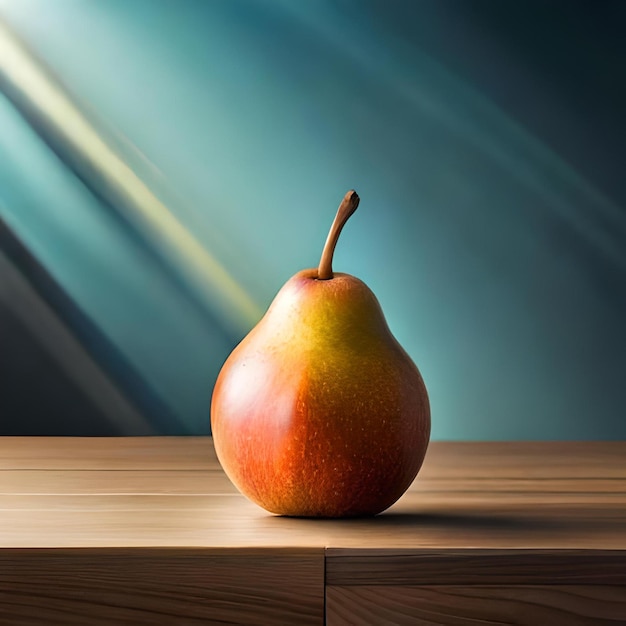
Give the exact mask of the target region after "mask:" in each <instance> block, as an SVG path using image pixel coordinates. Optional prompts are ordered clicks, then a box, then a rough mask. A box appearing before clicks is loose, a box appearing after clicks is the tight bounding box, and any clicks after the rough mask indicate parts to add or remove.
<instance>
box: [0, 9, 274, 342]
mask: <svg viewBox="0 0 626 626" xmlns="http://www.w3.org/2000/svg"><path fill="white" fill-rule="evenodd" d="M0 90H1V91H3V92H4V93H5V94H6V96H7V97H8V98H9V99H10V100H11V101H12V102H13V104H14V105H15V106H16V108H17V109H18V110H19V111H20V113H21V114H22V115H23V116H24V117H25V118H26V119H27V120H28V121H29V122H30V123H31V124H32V125H33V126H35V127H36V128H37V130H38V132H39V133H40V135H41V136H42V137H43V138H44V140H45V141H46V142H47V143H48V144H49V145H50V147H51V148H52V149H53V150H54V151H55V152H56V153H57V154H58V155H59V156H60V157H61V158H62V159H63V160H64V161H65V162H66V163H68V165H69V166H70V167H71V168H72V169H73V170H74V171H75V172H76V173H77V175H78V176H79V177H80V178H81V179H82V180H84V181H88V183H89V186H91V187H92V188H93V190H94V191H95V192H96V193H97V194H98V195H100V196H101V197H103V198H104V199H105V200H106V201H107V202H109V204H110V205H111V206H112V207H114V208H115V209H116V210H117V211H118V212H119V213H120V214H121V215H122V217H123V218H124V219H125V220H126V221H127V222H128V223H130V224H131V226H132V227H133V228H134V229H135V230H136V231H137V232H138V233H139V234H140V235H141V236H142V238H144V239H146V240H148V241H149V242H150V243H152V244H153V246H154V247H155V248H156V250H157V252H158V254H159V256H160V257H161V258H163V259H164V260H165V262H166V263H167V265H168V266H169V267H170V268H172V269H174V271H175V272H176V275H177V276H178V277H180V278H181V279H182V280H183V282H184V284H186V285H187V286H188V287H191V289H192V291H193V293H194V294H196V295H197V296H199V298H200V300H201V301H202V302H203V304H204V305H205V306H206V307H207V308H208V309H209V310H210V311H211V312H213V313H214V314H216V315H217V316H218V318H219V320H220V322H222V323H223V324H224V325H225V327H226V328H228V329H229V330H230V331H231V332H233V333H235V334H236V335H237V336H240V335H242V334H245V333H246V332H247V331H248V330H249V329H250V327H251V326H252V325H254V324H255V323H256V322H257V321H258V319H259V318H260V317H261V315H262V309H261V307H260V306H259V305H258V304H257V303H256V302H255V301H254V300H253V299H252V298H251V297H250V295H249V294H248V293H247V292H246V291H245V290H244V289H243V287H242V286H241V285H240V284H239V283H238V282H237V281H236V280H235V279H234V278H233V276H231V274H230V273H229V272H228V271H227V270H226V269H225V268H224V267H223V266H222V265H221V264H220V263H219V261H218V260H217V259H216V258H215V257H214V256H213V255H212V254H211V253H210V252H209V251H208V250H207V249H206V248H204V247H203V245H202V244H201V243H200V242H199V241H198V239H196V237H194V235H193V234H192V233H191V232H190V231H189V230H188V229H187V228H186V227H185V226H184V225H183V224H182V223H181V222H180V221H179V220H178V219H177V217H176V216H175V215H174V214H173V213H172V212H171V210H170V209H169V208H168V207H167V206H166V205H165V204H163V202H161V200H159V199H158V198H157V196H156V195H155V194H154V193H153V192H152V191H151V189H150V188H149V187H148V186H147V185H146V183H145V182H144V181H142V180H141V179H140V178H139V176H138V175H137V174H136V173H135V172H134V171H133V169H132V168H131V167H130V166H129V165H128V164H127V163H126V161H125V160H124V158H123V157H122V156H121V155H120V154H119V153H118V152H117V151H116V150H115V149H114V148H113V147H112V146H111V145H110V143H108V142H107V141H106V138H104V137H103V136H102V135H101V134H100V133H99V132H98V131H97V130H96V128H95V127H94V126H93V124H92V123H91V122H90V121H89V119H88V118H87V116H86V115H85V114H84V113H83V112H82V111H81V110H80V108H79V107H78V105H77V104H76V103H75V102H74V101H73V99H72V97H71V96H70V94H69V93H68V92H67V91H66V90H65V88H64V87H63V86H62V85H61V84H60V82H59V81H58V80H57V79H56V78H55V77H54V76H53V74H52V72H51V71H50V70H49V69H48V68H47V67H46V66H45V65H44V64H43V63H42V62H41V61H40V60H39V59H37V58H36V56H35V55H34V54H33V53H32V52H31V51H30V50H29V49H28V48H27V46H26V45H25V43H24V42H22V41H20V40H19V38H18V37H17V36H16V35H15V33H13V32H12V30H11V29H10V28H9V27H8V26H7V25H6V24H5V23H3V22H2V21H1V20H0Z"/></svg>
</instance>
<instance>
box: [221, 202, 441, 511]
mask: <svg viewBox="0 0 626 626" xmlns="http://www.w3.org/2000/svg"><path fill="white" fill-rule="evenodd" d="M346 204H348V205H351V204H352V205H353V204H358V196H357V195H356V193H355V192H349V193H348V194H347V195H346V198H344V202H343V203H342V205H341V206H340V209H339V211H338V214H337V218H336V220H335V222H334V224H333V228H334V229H335V230H334V234H333V228H331V233H330V234H329V239H328V240H327V243H326V247H325V253H326V251H327V250H328V249H330V255H329V257H328V264H327V266H326V268H324V267H323V261H324V255H322V262H320V267H318V268H315V269H308V270H303V271H301V272H299V273H297V274H296V275H295V276H293V277H292V278H291V279H290V280H289V281H288V282H287V283H286V284H285V285H284V286H283V288H282V289H281V290H280V291H279V293H278V294H277V295H276V297H275V299H274V301H273V302H272V304H271V306H270V308H269V309H268V311H267V313H266V314H265V316H264V317H263V319H261V321H260V322H259V323H258V324H257V326H256V327H255V328H253V329H252V331H251V332H250V333H249V334H248V335H247V336H246V337H245V338H244V339H243V341H242V342H241V343H240V344H239V345H238V346H237V347H236V348H235V350H234V351H233V352H232V353H231V355H230V356H229V357H228V359H227V360H226V362H225V363H224V366H223V367H222V370H221V371H220V374H219V376H218V379H217V382H216V385H215V388H214V392H213V398H212V403H211V426H212V432H213V439H214V442H215V449H216V452H217V456H218V459H219V460H220V463H221V464H222V467H223V469H224V471H225V472H226V474H227V475H228V477H229V478H230V479H231V481H232V482H233V483H234V485H235V486H236V487H237V488H238V489H239V490H240V491H241V492H242V493H243V494H244V495H245V496H247V497H248V498H249V499H250V500H252V501H253V502H255V503H256V504H258V505H260V506H261V507H263V508H264V509H266V510H267V511H269V512H271V513H275V514H279V515H288V516H299V517H354V516H363V515H375V514H377V513H379V512H381V511H384V510H385V509H387V508H388V507H390V506H391V505H392V504H393V503H394V502H396V500H398V498H400V496H402V494H403V493H404V492H405V491H406V490H407V489H408V487H409V486H410V484H411V483H412V482H413V480H414V478H415V476H416V475H417V473H418V471H419V469H420V467H421V465H422V461H423V459H424V456H425V454H426V449H427V447H428V442H429V437H430V407H429V402H428V394H427V391H426V387H425V385H424V381H423V380H422V377H421V375H420V373H419V371H418V369H417V367H416V366H415V364H414V363H413V361H412V360H411V358H410V357H409V356H408V354H407V353H406V352H405V351H404V350H403V348H402V347H401V346H400V344H399V343H398V342H397V341H396V339H395V338H394V336H393V335H392V334H391V331H390V330H389V328H388V326H387V323H386V321H385V318H384V315H383V312H382V309H381V307H380V304H379V303H378V300H377V299H376V297H375V296H374V294H373V293H372V291H371V290H370V289H369V288H368V287H367V285H365V283H363V282H362V281H361V280H359V279H358V278H355V277H354V276H350V275H349V274H343V273H333V272H332V266H331V261H332V251H333V250H334V246H335V244H336V241H337V238H338V236H339V232H340V231H341V228H342V227H343V224H339V225H338V222H341V220H343V223H345V221H346V220H347V218H348V217H349V216H350V215H351V214H352V213H353V212H354V210H355V209H356V206H354V207H352V206H348V207H347V209H346V207H345V206H344V205H346ZM342 207H344V211H343V214H342ZM346 214H347V217H346ZM337 225H338V226H337ZM331 235H333V236H332V237H331ZM329 247H330V248H329ZM321 275H322V276H329V277H328V278H320V276H321Z"/></svg>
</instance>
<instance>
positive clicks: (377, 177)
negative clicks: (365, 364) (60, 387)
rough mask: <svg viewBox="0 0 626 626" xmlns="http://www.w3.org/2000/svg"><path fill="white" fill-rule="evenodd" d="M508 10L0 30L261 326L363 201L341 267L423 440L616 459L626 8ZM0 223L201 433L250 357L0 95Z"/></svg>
mask: <svg viewBox="0 0 626 626" xmlns="http://www.w3.org/2000/svg"><path fill="white" fill-rule="evenodd" d="M498 4H506V5H507V6H508V7H509V10H508V12H507V11H504V10H502V9H498V8H497V5H498ZM519 4H520V6H521V7H525V8H524V9H521V8H519V7H515V4H514V3H488V2H480V1H466V2H446V1H438V2H435V1H429V2H424V1H422V2H390V3H389V2H383V1H382V0H381V1H376V2H374V1H370V2H357V1H356V0H354V1H349V0H344V1H331V0H327V1H321V0H320V1H306V2H292V1H290V0H284V1H279V0H276V1H273V2H272V1H269V0H267V1H252V0H250V1H241V0H230V1H226V0H205V1H202V0H196V1H193V0H177V1H176V2H174V1H169V0H107V1H96V0H91V1H90V0H54V1H51V0H21V1H20V2H12V1H10V0H0V17H2V16H3V17H5V18H6V20H7V22H8V23H10V24H11V26H12V27H13V28H14V29H15V31H16V32H18V33H19V34H20V35H21V36H22V37H23V38H24V40H25V41H26V42H28V43H29V44H30V46H32V48H33V49H34V50H35V51H36V52H37V53H38V54H39V55H40V57H41V58H42V59H43V60H44V61H45V62H46V63H47V64H48V65H49V66H50V67H51V68H52V69H53V70H54V71H55V72H56V74H57V76H58V77H59V79H60V80H61V81H62V82H63V83H64V84H65V85H66V87H67V88H68V90H69V91H70V92H71V93H72V94H73V95H74V96H75V98H76V100H77V102H79V103H81V105H82V106H84V107H85V109H86V110H89V111H91V112H92V113H93V114H94V116H95V117H97V118H98V119H100V120H101V121H102V122H103V124H105V125H106V127H107V129H108V132H110V133H112V134H119V135H120V136H124V137H126V140H127V141H128V142H130V143H131V144H134V146H136V148H137V150H138V151H139V152H134V150H132V151H131V152H132V154H131V155H130V157H129V158H130V159H131V161H132V162H133V163H134V164H135V165H136V167H137V168H138V169H139V171H140V172H141V173H142V174H143V175H144V176H146V177H147V179H148V180H149V182H150V184H152V185H154V186H156V187H157V188H158V189H159V190H160V192H161V193H162V194H163V195H164V196H166V197H167V198H168V199H169V202H168V206H169V207H170V208H171V209H172V210H173V211H174V212H175V213H176V214H177V215H178V217H179V219H180V220H181V221H182V222H183V223H184V224H185V225H187V226H188V227H189V229H190V230H191V231H192V232H193V233H194V234H195V236H196V237H198V239H199V240H200V241H201V242H202V243H203V245H204V246H205V247H206V248H207V249H208V250H210V251H211V253H212V254H213V255H214V256H215V257H216V258H218V259H219V261H220V262H221V263H222V264H223V265H224V266H225V267H226V268H228V270H229V272H230V273H231V274H232V276H233V277H234V278H235V279H236V280H237V281H238V282H239V283H240V284H241V285H242V287H243V288H244V289H245V290H246V292H247V293H248V294H249V295H250V296H251V297H252V298H253V299H254V300H255V301H256V302H258V303H259V304H260V305H261V306H262V307H263V308H265V307H266V306H267V305H268V304H269V302H270V301H271V299H272V297H273V295H274V294H275V292H276V291H277V290H278V288H279V287H280V286H281V285H282V284H283V283H284V282H285V280H286V279H287V278H289V276H290V275H292V274H293V273H295V272H296V271H297V270H299V269H301V268H303V267H310V266H312V265H315V264H316V263H317V261H318V258H319V254H320V250H321V246H322V244H323V241H324V238H325V235H326V231H327V229H328V227H329V224H330V221H331V220H332V217H333V215H334V211H335V209H336V206H337V204H338V202H339V200H340V199H341V197H342V196H343V194H344V193H345V191H346V190H347V189H348V188H351V187H354V188H355V189H357V190H358V192H359V194H360V196H361V198H362V202H361V208H360V209H359V212H358V213H357V214H356V215H355V216H354V218H352V220H351V222H350V224H349V225H348V227H347V228H346V230H345V232H344V234H343V235H342V240H341V242H340V244H339V247H338V249H337V253H336V257H335V259H336V260H335V268H336V269H338V270H341V271H346V272H350V273H353V274H355V275H357V276H359V277H360V278H362V279H363V280H365V281H366V282H367V283H368V284H369V285H370V287H371V288H372V289H373V290H374V292H375V293H376V294H377V295H378V297H379V300H380V301H381V304H382V306H383V309H384V310H385V313H386V315H387V319H388V322H389V325H390V326H391V328H392V330H393V331H394V333H395V334H396V336H397V338H398V339H399V340H400V342H401V343H402V344H403V345H404V346H405V348H406V349H407V351H408V352H409V353H410V354H411V356H412V357H413V358H414V360H415V361H416V363H417V364H418V366H419V367H420V369H421V371H422V373H423V375H424V378H425V380H426V383H427V386H428V388H429V391H430V394H431V404H432V414H433V438H435V439H543V438H563V439H569V438H623V437H626V384H624V378H625V375H626V330H625V325H624V319H625V314H626V287H625V285H626V214H625V209H624V201H625V200H626V188H625V187H624V183H623V180H624V179H623V165H624V162H626V158H625V157H626V150H625V149H624V147H623V146H621V145H620V142H619V141H617V140H616V138H615V137H616V133H617V134H619V131H620V130H621V131H624V130H626V129H625V123H624V115H625V114H624V113H623V110H624V109H623V108H622V106H621V105H622V104H624V105H626V95H625V93H624V90H623V87H622V85H624V84H626V77H625V75H624V67H625V66H626V64H624V63H621V61H622V60H625V61H626V52H625V51H626V47H625V46H624V44H623V43H621V44H620V43H619V42H620V37H619V33H618V30H616V26H615V23H616V21H617V23H619V20H621V23H622V24H625V23H626V22H625V20H626V17H625V12H624V5H623V4H620V3H619V2H617V3H611V2H607V3H600V4H602V5H603V6H605V7H606V9H605V13H606V15H605V14H602V13H601V12H600V11H599V10H598V9H594V8H593V7H594V3H593V2H589V3H578V2H577V3H570V2H567V1H565V0H564V1H563V2H561V3H558V2H557V3H547V4H546V3H519ZM620 46H621V47H620ZM603 72H604V74H603ZM605 74H608V75H609V76H612V79H611V80H609V79H608V78H606V79H605V78H603V76H604V75H605ZM620 125H621V126H620ZM126 140H124V141H126ZM141 155H144V156H141ZM144 157H145V158H144ZM620 159H622V160H621V166H620V167H619V168H618V167H617V164H616V161H617V163H619V162H620ZM0 212H1V214H2V215H3V216H4V217H5V219H6V220H7V221H8V223H10V224H11V225H12V226H13V227H14V228H15V230H16V231H17V232H18V233H19V235H20V236H21V237H22V238H23V240H24V241H25V242H26V243H27V244H28V245H29V247H30V248H31V249H32V250H33V252H34V253H35V254H36V255H37V256H38V257H39V258H40V260H42V262H43V263H44V264H45V265H46V266H47V267H48V269H49V270H50V271H51V272H52V273H53V275H54V276H55V277H56V278H57V279H58V280H59V281H60V283H61V284H62V285H63V286H64V287H65V289H66V290H67V291H68V293H69V294H70V295H71V296H72V297H73V298H74V299H75V300H76V301H77V302H78V303H79V305H80V306H81V307H82V308H83V310H84V311H85V312H86V313H87V314H88V315H89V316H90V317H91V318H92V319H93V320H94V321H95V322H96V323H97V324H98V325H99V326H100V327H101V328H102V330H103V331H104V332H105V334H106V335H107V336H108V337H109V338H110V339H111V340H112V341H113V342H114V343H115V344H116V345H117V346H118V348H119V349H120V350H121V351H122V352H123V353H124V354H125V355H126V357H127V358H128V359H129V361H130V362H131V363H132V365H133V366H134V367H136V368H137V369H138V370H139V371H140V372H141V373H142V375H143V376H144V377H145V379H146V380H147V381H148V382H149V384H150V385H151V386H152V387H153V388H154V389H156V390H157V391H158V393H159V395H160V396H161V398H162V399H163V400H164V401H165V402H166V403H167V404H168V405H169V406H170V407H171V408H172V409H173V411H174V412H175V413H176V414H177V415H179V417H180V419H181V421H182V422H183V423H184V424H186V427H185V430H186V432H198V433H201V432H208V427H209V402H210V395H211V388H212V383H213V381H214V379H215V376H216V375H217V372H218V371H219V367H220V365H221V363H222V362H223V360H224V359H225V358H226V356H227V354H228V353H229V351H230V350H231V349H232V347H233V346H234V344H235V343H236V341H237V340H238V339H239V338H240V337H238V336H236V333H232V332H229V331H226V330H224V329H223V328H221V327H216V326H212V325H211V324H210V323H207V319H206V318H204V317H203V314H202V311H201V309H199V308H198V306H196V304H195V303H194V302H193V300H192V299H190V298H188V297H187V296H186V295H185V292H184V291H180V290H179V289H177V287H176V284H175V281H173V280H172V278H171V277H170V276H168V275H167V274H166V273H164V272H163V268H162V267H161V266H160V265H159V263H157V262H155V260H154V259H153V258H152V256H151V255H150V254H149V251H146V250H145V249H144V247H143V246H141V245H139V243H138V242H137V240H136V239H135V238H134V237H132V236H130V235H129V234H128V232H127V230H126V228H125V226H124V224H123V223H121V222H120V221H119V220H118V219H116V218H115V217H114V216H113V215H111V213H110V212H108V211H107V210H105V208H103V206H102V203H101V202H100V201H99V200H98V199H97V198H95V197H94V196H93V194H91V193H90V191H89V189H87V188H86V187H85V185H84V183H82V182H79V181H78V180H77V179H76V178H75V177H74V176H73V174H72V172H71V171H69V170H68V168H67V166H66V165H65V164H64V163H63V162H62V161H61V160H60V159H59V158H58V157H57V156H55V154H54V153H53V152H51V150H50V149H49V147H48V146H47V145H46V144H44V143H43V142H42V141H41V139H40V137H39V136H38V135H37V133H36V132H35V131H34V130H33V129H32V128H31V127H30V126H29V125H28V124H27V123H26V122H25V121H24V120H23V118H22V117H21V116H20V115H19V113H18V112H17V111H16V110H15V108H14V107H13V105H12V104H11V103H9V102H8V101H7V100H5V99H2V98H1V97H0Z"/></svg>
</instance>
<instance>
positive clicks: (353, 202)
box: [317, 189, 359, 280]
mask: <svg viewBox="0 0 626 626" xmlns="http://www.w3.org/2000/svg"><path fill="white" fill-rule="evenodd" d="M358 206H359V196H358V194H357V192H356V191H354V189H351V190H350V191H348V193H347V194H346V195H345V196H344V198H343V200H342V201H341V204H340V205H339V208H338V209H337V215H335V219H334V220H333V225H332V226H331V227H330V231H329V232H328V237H327V238H326V243H325V244H324V250H323V251H322V258H321V259H320V264H319V266H318V268H317V278H318V280H330V279H331V278H332V277H333V254H334V253H335V246H336V245H337V240H338V239H339V235H340V234H341V230H342V229H343V227H344V226H345V224H346V222H347V221H348V218H349V217H350V216H351V215H352V214H353V213H354V212H355V211H356V208H357V207H358Z"/></svg>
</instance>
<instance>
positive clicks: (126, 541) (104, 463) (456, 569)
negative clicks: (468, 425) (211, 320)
mask: <svg viewBox="0 0 626 626" xmlns="http://www.w3.org/2000/svg"><path fill="white" fill-rule="evenodd" d="M325 578H326V583H327V595H326V602H327V609H328V613H327V616H328V622H329V623H338V624H342V623H349V624H353V623H363V624H366V623H374V624H380V623H389V624H393V623H411V624H468V625H469V624H473V625H474V624H480V623H492V624H493V623H506V624H510V623H517V624H538V625H540V624H541V625H542V624H550V625H551V624H557V625H558V624H561V623H563V624H618V623H624V624H626V616H625V615H624V602H623V600H622V598H623V597H624V594H625V589H626V442H620V443H603V442H592V443H587V442H567V443H563V442H562V443H555V442H537V443H535V442H527V443H447V442H435V443H433V444H431V447H430V449H429V452H428V454H427V457H426V461H425V464H424V467H423V469H422V471H421V472H420V475H419V476H418V478H417V480H416V481H415V482H414V483H413V485H412V486H411V488H410V489H409V490H408V492H407V493H406V494H405V495H404V496H403V497H402V498H401V499H400V500H399V501H398V502H397V503H396V504H395V505H394V506H393V507H391V508H390V509H389V510H388V511H386V512H385V513H383V514H382V515H379V516H377V517H375V518H366V519H352V520H314V519H290V518H281V517H276V516H273V515H270V514H268V513H266V512H265V511H263V510H262V509H260V508H259V507H257V506H256V505H254V504H253V503H251V502H250V501H248V500H247V499H246V498H244V497H243V496H242V495H240V494H239V493H238V492H237V490H236V489H235V488H234V487H233V485H232V484H231V483H230V481H229V480H228V478H227V477H226V476H225V475H224V473H223V472H222V471H221V468H220V467H219V463H218V462H217V458H216V456H215V452H214V450H213V447H212V442H211V440H210V439H209V438H192V437H190V438H184V437H179V438H176V437H163V438H128V439H109V438H104V439H90V438H79V439H67V438H58V439H47V438H33V439H26V438H4V439H0V624H2V625H4V624H9V625H11V624H41V623H46V624H69V625H70V626H71V625H73V624H87V625H88V624H97V625H99V624H109V623H121V624H125V623H128V624H178V623H180V624H196V623H200V622H202V623H255V624H257V623H264V624H271V623H290V624H291V623H303V624H308V623H322V621H323V619H324V593H323V590H324V584H325V583H324V579H325ZM42 607H43V608H42ZM41 610H46V611H47V612H46V614H45V621H43V622H42V620H41V618H40V614H41ZM203 620H204V621H203ZM367 620H370V621H367ZM568 620H569V621H568ZM620 620H621V622H620Z"/></svg>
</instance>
